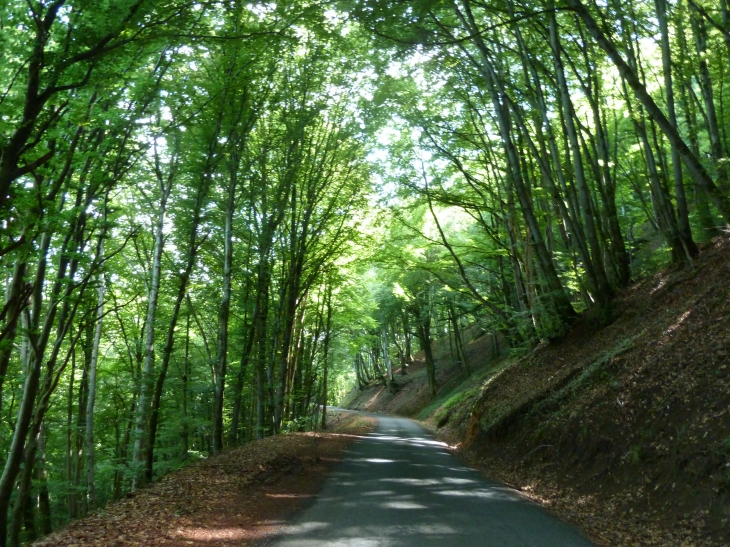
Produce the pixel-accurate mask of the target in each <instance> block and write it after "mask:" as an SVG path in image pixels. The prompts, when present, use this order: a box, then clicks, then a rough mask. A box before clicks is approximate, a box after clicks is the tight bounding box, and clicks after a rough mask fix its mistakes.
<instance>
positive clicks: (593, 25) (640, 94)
mask: <svg viewBox="0 0 730 547" xmlns="http://www.w3.org/2000/svg"><path fill="white" fill-rule="evenodd" d="M567 1H568V6H569V7H570V8H571V9H572V10H573V11H575V12H576V14H577V15H578V16H579V17H580V19H581V20H582V21H583V24H584V25H585V26H586V29H588V32H589V33H590V34H591V36H593V39H594V40H595V41H596V43H597V44H598V45H599V46H600V47H601V49H603V51H605V52H606V54H607V55H608V56H609V58H610V59H611V61H612V62H613V64H614V65H615V66H616V68H617V69H618V71H619V74H620V75H621V77H622V78H623V79H624V80H625V81H626V83H628V85H629V86H630V87H631V89H632V90H633V91H634V95H635V96H636V98H637V99H638V100H639V102H641V104H642V105H643V106H644V108H646V111H647V113H648V114H649V116H650V117H651V118H652V119H653V120H654V121H655V122H656V124H657V125H658V126H659V128H660V129H661V130H662V132H663V133H664V135H665V136H666V137H667V139H668V140H669V142H670V144H671V145H672V146H673V147H675V148H676V149H677V151H678V153H679V156H680V157H681V158H682V161H683V162H684V164H685V166H686V167H687V171H689V173H690V175H691V176H692V179H693V180H694V181H695V183H696V184H697V185H698V186H700V188H702V189H703V190H704V191H705V192H706V193H707V195H708V196H709V198H710V200H711V201H712V202H713V204H714V205H715V207H717V210H718V211H719V212H720V214H721V215H722V217H723V219H724V220H725V222H726V223H728V222H730V199H728V197H727V196H725V195H724V194H723V192H722V191H721V190H720V189H719V188H718V187H717V185H716V184H715V183H714V181H713V180H712V177H711V176H710V175H709V173H708V172H707V170H706V169H705V168H704V167H703V165H702V163H701V162H700V161H699V159H698V158H697V157H696V156H695V155H694V154H693V153H692V151H691V150H690V149H689V147H688V146H687V144H686V143H685V142H684V140H682V137H681V136H680V135H679V132H678V131H677V129H676V128H675V127H674V126H672V124H671V123H670V122H669V120H668V119H667V117H666V116H665V115H664V113H663V112H662V111H661V109H660V108H659V106H657V104H656V102H655V101H654V99H653V98H652V97H651V95H650V94H649V92H648V91H647V90H646V87H645V86H644V84H643V83H641V80H640V79H639V76H638V75H637V74H636V72H635V71H634V70H633V69H632V68H631V67H630V66H629V65H628V64H627V63H626V61H625V60H624V59H623V57H621V54H620V53H619V52H618V50H617V49H616V46H615V45H614V44H613V42H612V41H611V40H610V39H609V38H608V37H607V36H606V34H605V33H604V32H603V31H602V30H601V28H600V27H599V26H598V23H597V22H596V20H595V19H594V18H593V16H592V15H591V13H590V11H589V10H588V8H586V6H585V5H584V4H583V3H582V2H581V0H567Z"/></svg>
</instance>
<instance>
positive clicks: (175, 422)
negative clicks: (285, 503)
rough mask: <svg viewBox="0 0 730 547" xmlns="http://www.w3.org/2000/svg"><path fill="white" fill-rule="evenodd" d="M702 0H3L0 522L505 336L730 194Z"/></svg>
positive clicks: (282, 427)
mask: <svg viewBox="0 0 730 547" xmlns="http://www.w3.org/2000/svg"><path fill="white" fill-rule="evenodd" d="M728 94H730V15H729V12H728V5H727V0H719V1H717V0H673V1H671V2H669V1H667V0H640V1H629V0H607V1H605V2H599V3H598V4H596V3H593V2H591V1H590V0H528V1H522V0H495V1H493V2H483V1H481V0H441V1H437V0H406V1H403V0H399V1H386V0H359V1H358V0H349V1H348V0H342V1H336V0H333V1H330V2H310V1H308V0H296V1H295V0H281V1H278V2H276V3H274V2H269V3H267V2H251V3H245V2H238V1H236V0H230V1H215V0H211V1H201V2H192V1H189V0H8V1H6V2H3V3H2V6H0V226H1V227H2V228H1V231H0V275H2V284H1V285H0V292H1V293H2V300H1V301H0V454H1V457H0V462H2V475H1V477H0V546H5V545H13V546H15V545H20V544H21V543H23V542H26V541H30V540H32V539H34V538H36V537H38V536H40V535H43V534H45V533H48V532H49V531H51V530H52V529H54V528H56V527H58V526H60V525H62V524H63V523H65V522H68V521H69V519H74V518H78V517H81V516H84V515H86V514H88V513H89V512H91V511H93V510H95V509H96V508H98V507H101V506H103V505H104V504H106V503H107V502H108V501H110V500H113V499H118V498H120V497H122V496H124V495H125V494H126V493H127V492H129V491H134V490H135V489H137V488H140V487H142V486H143V485H144V484H146V483H149V482H150V481H153V480H155V479H156V478H158V477H160V476H161V475H163V474H165V473H166V472H169V471H170V470H172V469H175V468H177V467H180V466H181V465H184V464H185V462H187V461H190V460H192V459H196V458H201V457H206V456H207V455H209V454H213V453H217V452H220V451H221V450H224V449H225V448H227V447H234V446H236V445H239V444H241V443H245V442H248V441H250V440H252V439H256V438H260V437H262V436H267V435H273V434H277V433H281V432H285V431H292V430H302V429H308V428H314V427H317V426H319V425H321V424H323V423H324V421H325V416H326V414H324V413H322V412H321V405H327V404H331V403H332V402H334V401H336V400H338V399H339V398H340V397H341V396H342V395H343V394H344V393H345V392H346V391H347V390H348V389H349V388H350V387H352V386H353V385H360V386H363V385H364V384H366V383H368V382H371V381H374V380H380V381H382V382H383V383H385V384H389V385H393V384H394V383H396V384H397V377H394V370H398V369H400V371H401V373H406V372H407V364H408V362H409V361H410V359H411V358H412V354H413V353H415V351H416V350H418V349H423V350H424V356H425V360H426V364H427V370H428V371H429V379H430V382H429V384H430V389H431V392H432V393H436V391H437V390H438V385H437V384H436V375H435V369H436V367H437V366H438V364H437V363H434V359H433V356H432V355H431V351H430V341H431V340H433V339H435V338H442V337H445V336H448V337H449V341H450V347H451V348H452V349H451V351H452V355H453V358H454V359H455V360H456V361H458V362H459V363H460V365H461V366H462V367H463V368H464V369H465V370H468V369H469V363H468V360H467V359H466V352H465V351H464V336H463V331H464V329H465V328H467V327H469V328H471V329H479V330H480V332H485V333H491V334H492V335H494V336H499V337H501V339H502V340H504V341H505V343H506V345H508V346H509V348H510V349H511V351H514V352H519V351H524V350H525V349H527V348H530V347H532V346H533V345H534V344H536V343H537V342H539V341H541V340H542V341H549V340H551V339H556V338H559V337H560V336H561V335H562V334H564V332H565V331H566V329H567V328H568V327H569V325H570V324H571V322H572V321H573V319H574V318H575V317H576V315H577V314H578V313H581V312H584V311H585V312H586V313H589V314H593V316H594V317H595V320H596V321H598V322H603V321H608V320H609V319H610V310H611V297H612V294H613V293H614V292H615V291H616V290H618V289H620V288H622V287H625V286H626V285H627V284H629V283H630V282H631V280H632V279H635V278H637V277H639V276H641V275H643V274H644V273H646V272H648V271H652V270H655V269H656V268H658V267H661V266H663V265H666V264H667V263H670V262H673V263H676V264H679V265H682V266H684V267H688V268H691V267H692V264H693V260H694V257H695V256H696V255H697V253H698V244H701V243H702V242H703V241H706V240H708V239H709V238H711V237H713V236H714V235H716V234H718V233H719V232H720V231H721V230H723V229H724V228H725V226H726V224H727V223H728V221H730V138H729V137H728V128H729V127H730V98H728V97H727V95H728Z"/></svg>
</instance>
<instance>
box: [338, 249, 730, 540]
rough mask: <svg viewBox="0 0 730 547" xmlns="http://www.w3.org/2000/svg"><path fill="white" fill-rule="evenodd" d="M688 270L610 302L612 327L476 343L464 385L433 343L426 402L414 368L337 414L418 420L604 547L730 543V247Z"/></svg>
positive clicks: (705, 254) (420, 373)
mask: <svg viewBox="0 0 730 547" xmlns="http://www.w3.org/2000/svg"><path fill="white" fill-rule="evenodd" d="M693 266H694V267H693V268H685V269H670V270H667V271H663V272H661V273H658V274H656V275H653V276H650V277H648V278H646V279H643V280H641V281H640V282H637V283H635V284H633V285H632V286H630V287H629V288H628V289H626V290H624V291H622V292H621V293H619V294H618V295H617V296H616V298H615V300H614V304H613V308H612V320H611V323H610V324H609V325H608V326H605V327H603V328H600V327H599V326H598V325H597V322H596V321H594V320H593V319H592V318H591V317H590V315H587V314H584V315H583V316H581V317H580V318H579V320H578V321H577V322H576V323H575V324H574V325H573V327H572V329H571V330H570V331H569V333H568V334H567V335H566V336H565V337H564V338H563V339H562V340H560V341H558V342H553V343H551V344H542V345H540V346H539V347H537V348H535V349H534V350H533V351H531V352H530V353H529V354H527V355H523V356H520V357H515V358H510V357H508V356H505V355H504V352H503V351H497V349H501V348H495V341H494V340H493V339H491V338H490V337H487V336H482V337H481V338H477V339H475V340H472V341H471V342H470V343H469V344H468V346H467V350H468V352H469V357H470V362H471V364H472V372H471V375H467V374H466V373H464V372H462V371H459V370H458V369H457V368H455V366H454V365H453V364H451V363H450V362H449V360H448V358H447V355H448V352H447V351H445V349H444V348H440V347H439V345H438V344H435V346H436V347H435V350H436V360H437V364H438V365H439V376H438V380H439V384H440V391H439V394H438V396H437V398H436V399H435V400H434V401H430V400H429V397H428V396H427V390H426V379H425V373H424V370H423V368H424V365H423V363H422V362H420V361H417V362H416V363H415V364H414V365H413V366H412V367H410V368H411V370H410V371H409V374H408V375H406V376H400V375H397V376H396V383H397V385H398V387H397V389H395V390H388V389H385V388H384V387H383V386H381V385H371V386H369V387H367V388H366V389H364V390H362V391H356V392H353V393H351V394H350V395H349V396H348V397H347V399H346V400H345V402H344V404H345V405H347V406H348V407H349V408H360V409H367V410H371V411H382V412H389V413H396V414H402V415H407V416H410V417H414V418H418V419H421V420H423V421H425V422H426V423H427V424H428V425H430V426H431V427H432V428H433V429H434V430H435V431H436V433H437V434H438V435H439V436H441V437H442V438H444V439H445V440H447V441H448V442H449V444H452V445H458V446H457V450H458V451H459V452H460V453H461V455H462V456H463V457H465V458H466V459H467V460H468V461H469V462H470V463H472V464H473V465H475V466H477V467H479V468H481V469H483V470H485V472H486V473H487V474H489V475H490V476H492V477H494V478H497V479H500V480H502V481H504V482H507V483H509V484H511V485H513V486H515V487H518V488H520V489H521V490H523V491H524V492H525V493H527V494H528V495H530V496H532V497H534V498H535V499H537V500H539V501H541V502H543V503H545V504H547V505H550V506H551V507H552V508H553V510H555V511H556V512H558V513H560V514H561V515H562V516H564V517H565V518H567V519H569V520H571V521H573V522H575V523H577V524H579V525H581V526H582V527H583V528H584V529H586V530H587V532H588V533H589V534H591V536H592V537H593V539H594V540H595V541H597V542H598V543H600V544H603V545H703V546H704V545H708V546H710V545H727V544H728V543H730V525H729V524H728V521H729V520H730V419H729V418H730V416H729V415H728V410H729V408H730V367H729V365H730V360H729V359H728V354H729V352H730V320H729V319H730V240H728V239H727V238H726V237H723V238H717V239H715V240H714V241H713V242H712V243H711V244H709V245H708V246H706V248H705V249H704V250H703V251H702V254H701V255H700V257H699V258H698V259H697V260H696V262H695V263H694V265H693ZM497 346H499V344H497ZM417 357H418V356H417Z"/></svg>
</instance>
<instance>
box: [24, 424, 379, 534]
mask: <svg viewBox="0 0 730 547" xmlns="http://www.w3.org/2000/svg"><path fill="white" fill-rule="evenodd" d="M374 426H375V420H373V419H372V418H366V417H362V416H354V415H351V414H350V415H348V414H344V413H333V414H331V415H330V420H329V426H328V431H327V432H324V433H320V432H316V433H288V434H285V435H278V436H276V437H267V438H265V439H262V440H259V441H254V442H252V443H249V444H247V445H245V446H243V447H241V448H237V449H234V450H230V451H227V452H224V453H223V454H220V455H218V456H213V457H211V458H208V459H206V460H201V461H199V462H196V463H194V464H191V465H189V466H188V467H186V468H184V469H181V470H179V471H176V472H174V473H171V474H170V475H168V476H166V477H165V478H163V479H162V480H161V481H159V482H157V483H155V484H153V485H152V486H150V487H149V488H145V489H143V490H141V491H139V492H138V493H137V494H136V495H134V496H128V497H127V498H126V499H124V500H121V501H118V502H115V503H111V504H110V505H109V506H107V508H106V509H105V510H102V511H98V512H97V513H95V514H93V515H91V516H89V517H87V518H85V519H81V520H78V521H76V522H74V523H72V524H70V525H69V526H67V527H65V528H63V529H61V530H59V531H57V532H54V533H53V534H51V535H50V536H47V537H46V538H44V539H42V540H39V541H38V542H36V543H34V544H33V545H35V546H38V547H40V546H43V547H51V546H53V547H60V546H66V547H82V546H83V547H89V546H98V547H112V546H119V547H121V546H128V547H142V546H158V545H165V546H170V547H178V546H180V547H181V546H191V545H217V546H224V547H225V546H236V547H239V546H241V545H260V544H261V542H262V541H263V540H266V539H267V538H269V537H272V536H273V535H275V533H276V531H277V530H278V528H279V526H281V525H282V524H283V523H284V522H285V519H286V518H287V517H288V516H290V515H291V514H292V513H293V512H294V511H296V510H298V509H301V507H302V506H303V505H304V504H306V503H307V502H308V500H310V499H311V498H312V497H313V496H314V495H315V494H316V492H317V491H319V489H320V487H321V485H322V482H323V481H324V478H325V476H326V474H327V472H328V471H329V470H330V469H331V468H332V466H333V465H334V464H336V463H337V462H338V461H339V459H340V455H341V454H342V452H343V451H344V450H345V448H346V447H347V446H348V445H349V444H350V443H351V442H352V441H354V440H355V439H357V438H358V437H359V436H360V435H364V434H366V433H369V432H370V431H372V430H373V429H374Z"/></svg>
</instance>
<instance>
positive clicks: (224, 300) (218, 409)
mask: <svg viewBox="0 0 730 547" xmlns="http://www.w3.org/2000/svg"><path fill="white" fill-rule="evenodd" d="M237 167H238V166H237V162H236V166H235V167H234V168H233V169H231V179H230V180H229V182H228V202H227V203H226V220H225V227H224V233H223V238H224V239H223V279H222V285H223V286H222V295H221V304H220V311H219V314H218V348H217V351H216V358H215V391H214V398H213V451H214V452H215V453H218V452H221V451H222V450H223V406H224V399H223V396H224V390H225V385H226V369H227V365H228V319H229V317H230V310H231V268H232V263H233V213H234V211H235V208H236V186H237V184H236V183H237V178H236V169H237Z"/></svg>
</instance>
